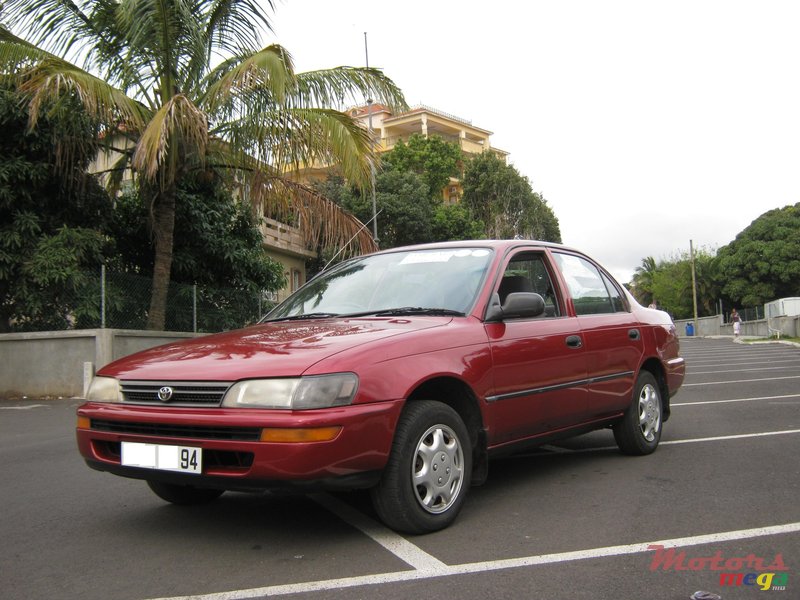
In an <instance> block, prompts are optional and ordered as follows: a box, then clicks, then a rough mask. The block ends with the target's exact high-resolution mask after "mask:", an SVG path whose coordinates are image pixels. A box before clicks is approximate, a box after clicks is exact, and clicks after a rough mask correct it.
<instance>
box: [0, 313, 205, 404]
mask: <svg viewBox="0 0 800 600" xmlns="http://www.w3.org/2000/svg"><path fill="white" fill-rule="evenodd" d="M199 335H203V334H195V333H181V332H160V331H137V330H129V329H82V330H76V331H42V332H34V333H4V334H0V397H3V398H14V397H21V396H28V397H29V398H30V397H32V398H38V397H45V396H53V397H59V396H61V397H83V395H84V393H85V386H86V385H87V384H88V381H89V379H90V378H91V376H92V375H93V374H94V371H96V370H97V369H99V368H100V367H102V366H103V365H105V364H108V363H110V362H111V361H112V360H116V359H118V358H122V357H123V356H127V355H128V354H132V353H134V352H138V351H139V350H144V349H146V348H151V347H152V346H158V345H161V344H166V343H169V342H174V341H177V340H181V339H186V338H191V337H197V336H199Z"/></svg>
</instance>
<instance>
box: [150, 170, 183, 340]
mask: <svg viewBox="0 0 800 600" xmlns="http://www.w3.org/2000/svg"><path fill="white" fill-rule="evenodd" d="M176 191H177V190H176V189H175V186H171V187H170V188H168V189H166V190H163V191H161V192H157V193H156V198H155V201H154V203H153V237H154V238H155V240H154V241H155V247H156V255H155V261H154V263H153V289H152V293H151V296H150V311H149V312H148V313H147V329H151V330H156V331H163V330H164V325H165V322H166V317H167V292H168V291H169V280H170V273H171V271H172V241H173V234H174V231H175V196H176Z"/></svg>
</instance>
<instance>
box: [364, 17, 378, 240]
mask: <svg viewBox="0 0 800 600" xmlns="http://www.w3.org/2000/svg"><path fill="white" fill-rule="evenodd" d="M364 58H365V59H366V65H367V69H369V49H368V47H367V32H366V31H365V32H364ZM370 96H371V95H370ZM367 127H368V128H369V147H370V150H371V151H372V156H371V157H370V161H369V170H370V183H371V185H372V239H373V240H374V241H375V244H376V245H377V244H378V206H377V202H376V200H375V135H374V134H373V132H372V97H369V98H367Z"/></svg>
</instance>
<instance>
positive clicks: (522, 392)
mask: <svg viewBox="0 0 800 600" xmlns="http://www.w3.org/2000/svg"><path fill="white" fill-rule="evenodd" d="M633 374H634V371H623V372H621V373H612V374H611V375H602V376H600V377H589V378H587V379H579V380H576V381H568V382H566V383H559V384H558V385H546V386H542V387H538V388H531V389H529V390H520V391H519V392H510V393H508V394H498V395H496V396H486V402H498V401H500V400H513V399H514V398H521V397H523V396H533V395H535V394H545V393H547V392H555V391H558V390H565V389H569V388H574V387H580V386H584V385H591V384H593V383H601V382H603V381H613V380H615V379H624V378H626V377H630V376H631V375H633Z"/></svg>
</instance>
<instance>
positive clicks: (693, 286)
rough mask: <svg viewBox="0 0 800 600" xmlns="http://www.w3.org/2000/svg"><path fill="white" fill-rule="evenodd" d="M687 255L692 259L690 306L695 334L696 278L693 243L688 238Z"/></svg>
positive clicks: (696, 332) (695, 332)
mask: <svg viewBox="0 0 800 600" xmlns="http://www.w3.org/2000/svg"><path fill="white" fill-rule="evenodd" d="M689 255H690V257H691V259H692V307H693V309H694V334H695V335H697V334H698V333H699V332H698V331H697V279H696V278H695V273H694V244H693V242H692V240H689Z"/></svg>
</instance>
